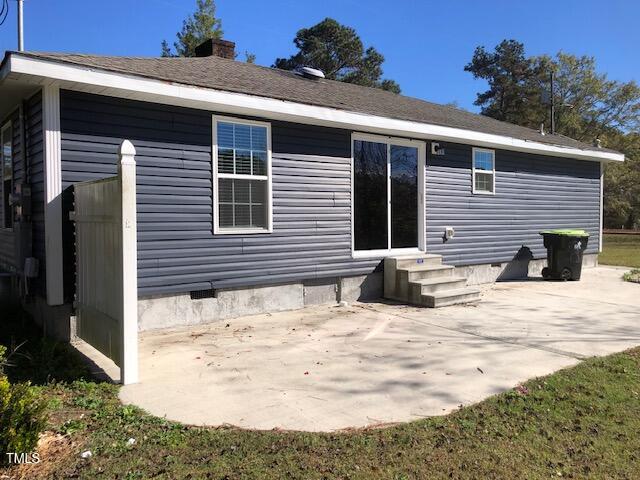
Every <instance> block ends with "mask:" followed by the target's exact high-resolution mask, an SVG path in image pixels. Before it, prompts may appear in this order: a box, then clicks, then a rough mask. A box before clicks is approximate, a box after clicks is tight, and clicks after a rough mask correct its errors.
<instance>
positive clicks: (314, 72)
mask: <svg viewBox="0 0 640 480" xmlns="http://www.w3.org/2000/svg"><path fill="white" fill-rule="evenodd" d="M296 73H297V74H298V75H300V76H303V77H304V78H310V79H311V80H320V79H321V78H324V72H323V71H322V70H318V69H317V68H311V67H302V68H300V69H298V70H297V71H296Z"/></svg>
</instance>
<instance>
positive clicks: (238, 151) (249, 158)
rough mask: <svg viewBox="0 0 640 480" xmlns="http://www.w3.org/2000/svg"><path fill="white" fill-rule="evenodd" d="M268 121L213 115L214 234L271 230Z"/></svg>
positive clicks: (268, 231) (269, 231)
mask: <svg viewBox="0 0 640 480" xmlns="http://www.w3.org/2000/svg"><path fill="white" fill-rule="evenodd" d="M272 208H273V207H272V198H271V124H270V123H266V122H256V121H251V120H242V119H237V118H229V117H220V116H214V117H213V233H214V234H228V235H233V234H247V233H271V232H272V231H273V218H272Z"/></svg>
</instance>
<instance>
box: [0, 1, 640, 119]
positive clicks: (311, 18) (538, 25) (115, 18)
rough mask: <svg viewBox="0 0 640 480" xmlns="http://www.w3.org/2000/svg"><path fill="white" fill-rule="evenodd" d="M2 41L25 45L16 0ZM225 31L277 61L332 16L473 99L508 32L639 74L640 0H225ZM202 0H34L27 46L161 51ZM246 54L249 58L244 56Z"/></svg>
mask: <svg viewBox="0 0 640 480" xmlns="http://www.w3.org/2000/svg"><path fill="white" fill-rule="evenodd" d="M9 2H10V4H11V8H12V11H11V14H10V17H9V18H8V19H7V21H6V23H5V24H4V25H2V26H1V27H0V50H6V49H11V50H14V49H16V48H17V41H16V26H15V23H16V21H15V8H16V7H15V3H16V2H15V0H9ZM217 4H218V13H219V16H220V17H221V18H222V22H223V29H224V31H225V35H224V36H225V38H227V39H229V40H233V41H235V42H236V44H237V50H238V51H239V52H244V51H250V52H253V53H255V54H256V55H257V63H259V64H262V65H271V63H272V62H273V60H274V59H275V58H276V57H283V56H288V55H290V54H291V53H293V51H294V47H293V43H292V40H293V37H294V36H295V33H296V31H297V30H298V29H299V28H301V27H305V26H310V25H313V24H315V23H317V22H318V21H320V20H322V19H323V18H324V17H327V16H329V17H333V18H335V19H337V20H338V21H340V22H342V23H344V24H347V25H350V26H352V27H354V28H355V29H356V31H357V32H358V33H359V34H360V36H361V37H362V40H363V41H364V42H365V45H367V46H368V45H373V46H374V47H376V48H377V49H378V50H379V51H380V52H381V53H382V54H383V55H384V56H385V57H386V62H385V64H384V70H385V76H386V77H389V78H393V79H394V80H396V81H398V82H399V83H400V86H401V87H402V91H403V93H404V94H406V95H411V96H415V97H420V98H424V99H427V100H431V101H435V102H440V103H446V102H452V101H455V102H457V103H458V104H459V105H460V106H461V107H463V108H467V109H469V110H473V111H475V110H477V108H476V107H474V106H473V101H474V99H475V95H476V93H477V92H478V91H481V90H483V89H484V88H485V84H484V83H483V82H482V81H477V80H473V78H472V77H471V75H470V74H469V73H467V72H465V71H464V70H463V68H464V65H465V64H466V63H467V62H468V61H469V59H470V58H471V56H472V54H473V50H474V48H475V47H476V46H477V45H485V46H486V47H488V48H491V49H492V48H493V47H494V46H495V45H496V44H497V43H499V42H500V41H501V40H502V39H504V38H515V39H517V40H519V41H522V42H524V44H525V47H526V49H527V52H528V53H529V54H541V53H555V52H557V51H558V50H563V51H565V52H569V53H573V54H579V55H585V54H586V55H592V56H595V57H596V60H597V64H598V69H599V70H600V71H602V72H606V73H607V74H608V75H609V76H610V78H613V79H617V80H623V81H627V80H632V79H633V80H636V81H639V80H640V55H639V54H638V47H640V28H639V27H638V21H639V20H640V2H638V1H635V0H627V1H623V0H607V1H594V0H555V1H547V0H530V1H524V0H510V1H507V0H483V1H480V0H475V1H474V0H449V1H427V0H423V1H417V0H415V1H409V0H395V1H390V0H384V1H382V0H367V1H357V0H321V1H316V0H218V2H217ZM194 6H195V0H25V44H26V49H27V50H40V51H65V52H82V53H98V54H112V55H144V56H153V55H158V54H159V51H160V41H161V40H162V39H163V38H166V39H168V40H170V41H172V40H173V39H174V38H175V32H176V31H177V30H178V29H179V28H180V26H181V23H182V20H183V19H184V18H185V17H186V16H187V15H188V14H189V13H191V12H192V11H193V9H194ZM239 58H244V56H241V57H239Z"/></svg>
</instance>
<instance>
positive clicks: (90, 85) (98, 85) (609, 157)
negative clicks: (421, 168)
mask: <svg viewBox="0 0 640 480" xmlns="http://www.w3.org/2000/svg"><path fill="white" fill-rule="evenodd" d="M12 73H15V74H19V75H27V76H32V77H38V78H46V79H51V80H55V81H58V82H60V86H61V87H62V88H68V89H71V90H80V91H87V92H92V93H99V94H101V95H110V96H116V97H125V98H132V99H139V100H144V101H150V102H155V103H165V104H171V105H181V106H187V107H191V108H200V109H205V110H215V111H219V112H223V113H231V114H240V115H252V116H261V117H266V118H271V119H276V120H285V121H293V122H299V123H307V124H314V125H323V126H331V127H337V128H346V129H351V130H358V131H366V132H373V133H380V134H383V135H390V136H408V137H413V138H421V139H428V140H441V141H451V142H457V143H468V144H472V145H477V146H485V147H492V148H502V149H506V150H514V151H522V152H528V153H537V154H543V155H550V156H556V157H566V158H576V159H583V160H592V161H600V162H609V161H624V155H623V154H620V153H617V152H610V151H598V150H591V149H580V148H575V147H567V146H563V145H552V144H548V143H542V142H535V141H530V140H523V139H518V138H514V137H509V136H502V135H495V134H490V133H483V132H478V131H473V130H465V129H459V128H454V127H446V126H441V125H433V124H427V123H419V122H413V121H408V120H399V119H393V118H388V117H381V116H375V115H368V114H364V113H358V112H352V111H346V110H338V109H334V108H329V107H321V106H315V105H308V104H303V103H297V102H291V101H286V100H278V99H274V98H268V97H259V96H255V95H250V94H246V93H235V92H228V91H222V90H214V89H208V88H202V87H195V86H191V85H185V84H176V83H171V82H167V81H163V80H158V79H154V78H150V77H145V76H141V75H131V74H123V73H118V72H113V71H110V70H106V69H98V68H93V67H88V66H82V65H77V64H72V63H68V62H56V61H50V60H42V59H36V58H33V57H30V56H28V55H21V54H19V53H15V52H11V53H9V54H7V55H6V56H5V59H4V60H3V63H2V69H1V70H0V80H1V79H2V78H3V77H2V75H4V76H8V75H10V74H12Z"/></svg>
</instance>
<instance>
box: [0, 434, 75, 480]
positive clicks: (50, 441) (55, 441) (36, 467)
mask: <svg viewBox="0 0 640 480" xmlns="http://www.w3.org/2000/svg"><path fill="white" fill-rule="evenodd" d="M78 448H79V445H78V444H77V443H76V442H73V441H72V440H71V439H70V438H69V437H68V436H66V435H60V434H57V433H54V432H49V431H47V432H44V433H43V434H42V435H41V436H40V439H39V440H38V446H37V447H36V451H37V453H38V455H39V458H40V461H39V462H38V463H24V464H21V465H17V466H14V467H11V468H9V469H7V470H6V471H4V472H1V471H0V479H4V480H23V479H24V480H27V479H28V480H40V479H43V480H44V479H49V478H54V477H55V476H56V474H60V472H64V471H65V467H68V466H69V465H72V464H73V461H72V458H73V457H74V456H75V454H76V452H77V450H78Z"/></svg>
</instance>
